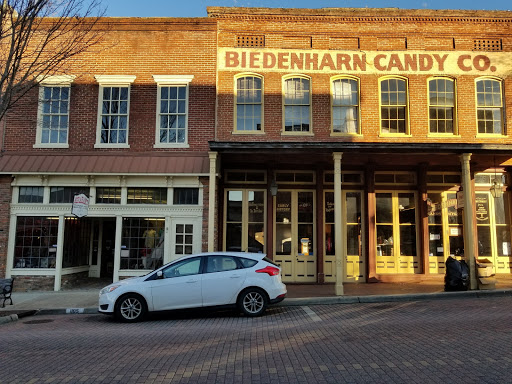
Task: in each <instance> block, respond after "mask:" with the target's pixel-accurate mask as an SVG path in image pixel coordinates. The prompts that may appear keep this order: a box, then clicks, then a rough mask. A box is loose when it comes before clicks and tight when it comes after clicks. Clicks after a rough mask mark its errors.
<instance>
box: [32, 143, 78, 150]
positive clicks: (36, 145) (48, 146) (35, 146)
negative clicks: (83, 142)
mask: <svg viewBox="0 0 512 384" xmlns="http://www.w3.org/2000/svg"><path fill="white" fill-rule="evenodd" d="M32 148H60V149H63V148H69V144H46V143H45V144H34V145H33V146H32Z"/></svg>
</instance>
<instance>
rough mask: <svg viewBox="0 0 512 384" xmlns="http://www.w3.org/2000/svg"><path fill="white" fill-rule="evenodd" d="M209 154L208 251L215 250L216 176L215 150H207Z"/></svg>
mask: <svg viewBox="0 0 512 384" xmlns="http://www.w3.org/2000/svg"><path fill="white" fill-rule="evenodd" d="M208 155H209V156H210V182H209V184H210V185H209V188H208V191H209V192H208V252H213V251H214V250H215V244H214V242H215V195H216V193H217V192H216V176H217V152H208Z"/></svg>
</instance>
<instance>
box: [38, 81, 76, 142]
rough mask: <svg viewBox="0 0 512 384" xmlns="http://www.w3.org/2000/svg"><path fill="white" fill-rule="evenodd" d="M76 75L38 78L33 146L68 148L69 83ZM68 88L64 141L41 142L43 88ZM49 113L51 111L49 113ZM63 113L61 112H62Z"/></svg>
mask: <svg viewBox="0 0 512 384" xmlns="http://www.w3.org/2000/svg"><path fill="white" fill-rule="evenodd" d="M75 77H76V76H73V75H60V76H48V77H45V78H42V79H39V99H38V103H37V130H36V143H35V144H34V145H33V148H69V110H70V107H71V83H72V82H73V81H74V80H75ZM53 87H60V88H65V87H67V88H69V90H68V113H67V117H68V126H67V136H66V142H65V143H43V142H42V137H43V100H44V88H53ZM50 115H51V113H50ZM62 115H63V114H62Z"/></svg>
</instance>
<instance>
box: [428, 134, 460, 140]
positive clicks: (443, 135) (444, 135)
mask: <svg viewBox="0 0 512 384" xmlns="http://www.w3.org/2000/svg"><path fill="white" fill-rule="evenodd" d="M427 137H432V138H435V137H438V138H439V137H441V138H443V139H446V138H449V137H453V138H454V139H460V138H461V137H462V136H461V135H454V134H453V133H429V134H428V135H427Z"/></svg>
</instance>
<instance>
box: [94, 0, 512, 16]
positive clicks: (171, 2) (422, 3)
mask: <svg viewBox="0 0 512 384" xmlns="http://www.w3.org/2000/svg"><path fill="white" fill-rule="evenodd" d="M103 5H104V6H106V8H107V12H106V13H107V16H113V17H116V16H117V17H127V16H128V17H151V16H156V17H205V16H206V7H207V6H218V7H268V8H364V7H368V8H403V9H475V10H512V1H511V0H485V1H482V0H478V1H477V0H448V1H447V0H307V1H306V0H214V1H210V0H137V1H136V0H103Z"/></svg>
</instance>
